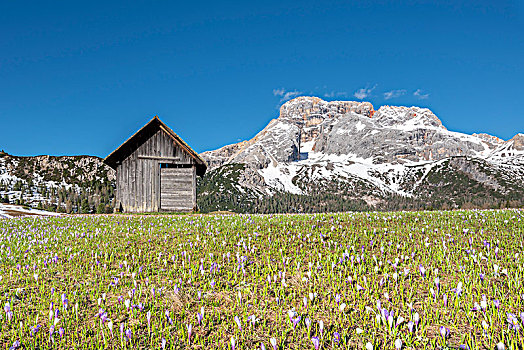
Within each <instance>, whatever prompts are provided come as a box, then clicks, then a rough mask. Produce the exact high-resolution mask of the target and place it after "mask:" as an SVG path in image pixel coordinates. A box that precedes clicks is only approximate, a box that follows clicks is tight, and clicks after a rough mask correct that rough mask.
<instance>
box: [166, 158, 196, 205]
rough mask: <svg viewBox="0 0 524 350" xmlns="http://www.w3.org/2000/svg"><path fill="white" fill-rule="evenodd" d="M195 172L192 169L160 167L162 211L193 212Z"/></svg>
mask: <svg viewBox="0 0 524 350" xmlns="http://www.w3.org/2000/svg"><path fill="white" fill-rule="evenodd" d="M193 172H194V167H191V168H171V167H162V166H161V167H160V209H161V210H163V211H190V210H193V207H194V203H193V186H194V185H193Z"/></svg>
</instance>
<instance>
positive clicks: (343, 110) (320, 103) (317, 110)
mask: <svg viewBox="0 0 524 350" xmlns="http://www.w3.org/2000/svg"><path fill="white" fill-rule="evenodd" d="M351 112H354V113H358V114H361V115H365V116H368V117H371V116H372V115H373V113H374V112H375V110H374V109H373V105H372V104H371V103H369V102H357V101H324V100H322V99H321V98H318V97H314V96H301V97H297V98H294V99H292V100H290V101H287V102H286V103H284V104H283V105H282V106H281V107H280V116H279V119H286V120H294V121H296V122H297V123H303V124H304V125H305V126H308V124H311V123H315V120H318V119H321V120H325V119H329V118H335V117H337V116H340V115H344V114H348V113H351Z"/></svg>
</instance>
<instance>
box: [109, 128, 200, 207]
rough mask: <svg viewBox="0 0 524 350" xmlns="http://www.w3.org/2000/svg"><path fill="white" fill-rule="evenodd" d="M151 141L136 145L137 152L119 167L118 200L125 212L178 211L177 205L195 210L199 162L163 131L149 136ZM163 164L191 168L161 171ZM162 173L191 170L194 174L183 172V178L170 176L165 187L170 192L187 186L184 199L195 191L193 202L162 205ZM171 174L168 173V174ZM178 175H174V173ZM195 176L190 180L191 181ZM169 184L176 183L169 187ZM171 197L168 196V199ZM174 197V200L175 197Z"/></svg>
mask: <svg viewBox="0 0 524 350" xmlns="http://www.w3.org/2000/svg"><path fill="white" fill-rule="evenodd" d="M148 136H149V138H148V139H147V140H146V141H145V142H143V143H142V144H141V145H136V147H137V148H136V149H135V150H134V151H133V152H132V153H131V154H130V155H129V156H128V157H127V158H125V159H124V160H123V161H122V163H121V164H119V165H118V167H117V179H116V183H117V190H116V201H117V203H120V204H121V206H122V209H123V210H124V212H155V211H161V210H174V209H171V208H172V207H171V205H172V204H174V203H175V202H176V203H177V205H178V204H180V207H177V209H176V210H193V209H194V208H195V207H196V181H195V174H196V172H195V161H194V159H193V158H192V157H191V156H189V155H188V154H187V153H186V152H185V151H183V150H182V149H181V148H180V147H179V146H178V145H177V144H176V143H175V141H173V139H172V138H171V137H170V136H168V134H167V133H166V132H165V131H164V130H162V129H160V130H158V131H157V132H155V133H153V134H151V135H148ZM160 163H171V164H180V165H185V166H191V167H190V168H179V169H176V168H175V169H171V168H167V169H164V168H162V169H160ZM161 170H170V171H171V170H187V171H191V172H192V173H191V174H189V175H188V174H185V173H183V172H182V173H183V174H182V175H183V176H182V179H178V178H177V177H176V176H175V175H170V176H167V177H166V178H165V179H164V184H165V185H166V191H168V190H167V189H168V188H170V187H172V188H178V187H176V186H179V185H180V186H181V185H182V184H183V185H184V186H187V187H188V188H187V189H182V190H180V191H181V192H180V193H181V194H182V195H183V196H184V198H186V197H187V194H186V192H188V191H192V192H193V195H192V196H191V201H186V199H184V201H183V203H184V205H182V202H181V201H180V200H178V199H177V200H174V199H173V200H174V202H172V203H171V202H170V201H167V202H165V204H166V205H167V206H168V208H163V207H162V205H161V201H162V200H161V198H162V197H161V191H160V184H161ZM166 174H167V173H166ZM173 174H174V173H173ZM190 177H192V180H191V181H189V180H188V178H190ZM169 181H174V184H173V185H169ZM166 195H168V196H173V195H174V194H173V193H170V192H166ZM166 198H167V197H166ZM173 198H174V197H173Z"/></svg>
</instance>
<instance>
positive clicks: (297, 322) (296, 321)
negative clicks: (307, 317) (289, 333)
mask: <svg viewBox="0 0 524 350" xmlns="http://www.w3.org/2000/svg"><path fill="white" fill-rule="evenodd" d="M301 319H302V317H300V316H298V317H297V318H294V319H293V329H295V328H297V326H298V324H299V323H300V320H301Z"/></svg>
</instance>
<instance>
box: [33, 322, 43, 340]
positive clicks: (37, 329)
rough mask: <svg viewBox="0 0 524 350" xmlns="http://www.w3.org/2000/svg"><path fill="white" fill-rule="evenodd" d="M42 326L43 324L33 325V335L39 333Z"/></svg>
mask: <svg viewBox="0 0 524 350" xmlns="http://www.w3.org/2000/svg"><path fill="white" fill-rule="evenodd" d="M40 327H41V326H40V325H39V324H37V325H36V326H34V327H33V329H32V330H31V337H33V336H34V335H35V334H36V333H38V331H39V330H40Z"/></svg>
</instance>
